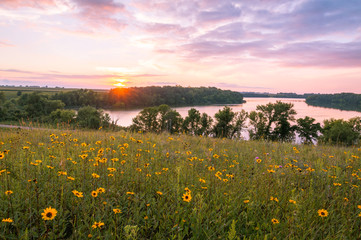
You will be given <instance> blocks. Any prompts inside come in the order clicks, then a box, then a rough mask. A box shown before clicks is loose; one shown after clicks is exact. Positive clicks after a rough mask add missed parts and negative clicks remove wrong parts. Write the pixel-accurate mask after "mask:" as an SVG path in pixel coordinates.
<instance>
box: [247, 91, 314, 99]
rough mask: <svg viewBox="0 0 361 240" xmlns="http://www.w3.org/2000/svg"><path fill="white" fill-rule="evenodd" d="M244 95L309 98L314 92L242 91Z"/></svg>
mask: <svg viewBox="0 0 361 240" xmlns="http://www.w3.org/2000/svg"><path fill="white" fill-rule="evenodd" d="M241 93H242V95H243V97H262V98H307V97H308V96H312V95H313V93H305V94H297V93H284V92H280V93H259V92H241Z"/></svg>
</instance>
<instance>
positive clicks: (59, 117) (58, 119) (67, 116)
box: [49, 109, 76, 124]
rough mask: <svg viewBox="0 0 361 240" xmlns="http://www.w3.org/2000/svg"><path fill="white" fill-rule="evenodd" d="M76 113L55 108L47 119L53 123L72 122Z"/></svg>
mask: <svg viewBox="0 0 361 240" xmlns="http://www.w3.org/2000/svg"><path fill="white" fill-rule="evenodd" d="M75 116H76V113H75V111H74V110H64V109H57V110H55V111H53V112H51V113H50V116H49V120H50V121H51V122H53V123H68V124H70V123H73V122H74V121H75Z"/></svg>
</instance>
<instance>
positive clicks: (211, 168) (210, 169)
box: [208, 166, 216, 171]
mask: <svg viewBox="0 0 361 240" xmlns="http://www.w3.org/2000/svg"><path fill="white" fill-rule="evenodd" d="M208 170H209V171H214V170H216V169H215V168H214V167H212V166H209V167H208Z"/></svg>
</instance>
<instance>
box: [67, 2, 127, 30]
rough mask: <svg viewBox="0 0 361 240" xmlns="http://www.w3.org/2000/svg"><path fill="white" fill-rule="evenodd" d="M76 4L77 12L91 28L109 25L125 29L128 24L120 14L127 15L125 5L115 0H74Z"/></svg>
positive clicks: (113, 27) (116, 28) (117, 28)
mask: <svg viewBox="0 0 361 240" xmlns="http://www.w3.org/2000/svg"><path fill="white" fill-rule="evenodd" d="M73 2H74V3H75V4H76V10H78V11H79V12H78V13H77V14H76V16H77V17H79V18H80V19H81V20H82V21H84V22H85V24H87V25H89V27H90V28H100V27H104V26H105V27H109V28H112V29H115V30H121V29H123V28H124V27H125V26H126V25H127V24H126V23H125V21H124V20H122V19H120V17H119V16H118V14H124V15H127V12H126V9H125V6H124V5H123V4H121V3H116V2H114V1H113V0H73Z"/></svg>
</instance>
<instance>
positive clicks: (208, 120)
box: [197, 113, 213, 136]
mask: <svg viewBox="0 0 361 240" xmlns="http://www.w3.org/2000/svg"><path fill="white" fill-rule="evenodd" d="M212 123H213V118H212V117H211V116H208V114H207V113H202V115H201V120H200V125H201V128H200V129H199V132H197V135H202V136H209V135H210V134H211V132H212V127H213V126H212Z"/></svg>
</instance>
